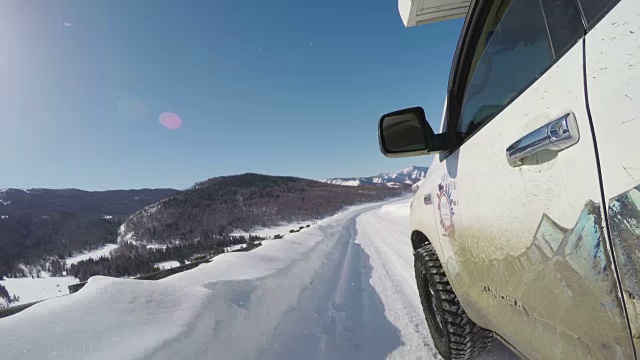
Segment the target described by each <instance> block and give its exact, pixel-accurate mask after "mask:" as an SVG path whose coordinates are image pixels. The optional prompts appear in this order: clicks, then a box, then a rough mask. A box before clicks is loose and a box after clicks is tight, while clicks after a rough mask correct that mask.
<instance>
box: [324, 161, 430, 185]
mask: <svg viewBox="0 0 640 360" xmlns="http://www.w3.org/2000/svg"><path fill="white" fill-rule="evenodd" d="M428 170H429V168H428V167H426V166H415V165H414V166H410V167H408V168H406V169H402V170H399V171H396V172H389V173H380V174H377V175H373V176H365V177H339V178H328V179H322V180H320V181H321V182H324V183H327V184H334V185H344V186H361V185H386V186H388V187H394V188H410V187H412V186H413V185H415V184H416V183H417V182H419V181H420V180H422V179H424V177H425V176H426V175H427V171H428Z"/></svg>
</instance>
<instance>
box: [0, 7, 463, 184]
mask: <svg viewBox="0 0 640 360" xmlns="http://www.w3.org/2000/svg"><path fill="white" fill-rule="evenodd" d="M0 20H1V21H0V78H2V79H3V80H2V82H0V109H2V110H1V111H2V117H1V118H0V126H1V128H0V134H1V135H0V136H1V137H2V141H0V171H1V172H2V176H1V177H0V188H2V187H22V188H26V187H50V188H66V187H77V188H82V189H112V188H142V187H175V188H185V187H187V186H190V185H191V184H193V183H194V182H196V181H200V180H204V179H207V178H210V177H214V176H219V175H229V174H238V173H244V172H258V173H266V174H275V175H294V176H301V177H306V178H313V179H319V178H324V177H338V176H343V177H346V176H368V175H373V174H376V173H379V172H386V171H393V170H398V169H401V168H403V167H407V166H410V165H414V164H415V165H424V166H426V165H428V162H429V161H430V158H428V157H421V158H408V159H401V160H397V159H396V160H391V159H386V158H384V157H383V156H382V155H381V154H380V153H379V151H378V144H377V138H376V122H377V120H378V118H379V117H380V115H381V114H383V113H385V112H389V111H393V110H396V109H400V108H404V107H410V106H416V105H418V106H423V107H424V108H425V110H426V113H427V117H428V119H429V122H430V123H431V124H432V126H433V127H434V128H437V127H438V123H439V121H440V116H441V111H442V105H443V101H444V96H445V89H446V84H447V79H448V75H449V67H450V65H451V59H452V56H453V52H454V50H455V45H456V42H457V39H458V34H459V31H460V28H461V26H462V21H461V20H454V21H446V22H442V23H437V24H433V25H428V26H422V27H418V28H412V29H405V28H404V26H403V25H402V21H401V20H400V16H399V14H398V10H397V3H396V1H394V0H375V1H367V2H354V1H339V0H326V1H312V2H310V1H289V0H286V1H285V0H280V1H270V2H267V1H254V0H249V1H242V2H239V1H221V0H212V1H189V2H184V1H161V0H158V1H137V0H132V1H9V0H4V1H1V2H0ZM162 113H174V114H176V115H178V116H179V117H180V119H181V126H180V127H179V128H177V129H169V128H167V127H165V126H163V124H161V122H160V121H159V116H160V114H162ZM165 125H173V126H174V127H175V125H177V124H175V123H173V124H168V123H166V122H165Z"/></svg>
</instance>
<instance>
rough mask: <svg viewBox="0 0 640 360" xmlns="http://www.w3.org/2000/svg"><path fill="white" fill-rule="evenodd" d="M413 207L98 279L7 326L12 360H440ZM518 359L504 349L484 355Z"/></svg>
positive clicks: (367, 208) (395, 206) (339, 218)
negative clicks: (184, 265) (144, 274)
mask: <svg viewBox="0 0 640 360" xmlns="http://www.w3.org/2000/svg"><path fill="white" fill-rule="evenodd" d="M407 201H408V200H407V199H403V200H400V201H393V202H391V203H379V204H368V205H360V206H355V207H351V208H349V209H347V210H345V211H343V212H342V213H340V214H337V215H335V216H333V217H331V218H328V219H325V220H322V221H319V222H318V224H317V225H315V226H313V227H311V228H309V229H306V230H305V231H303V232H301V233H297V234H290V235H287V236H286V237H285V239H282V240H272V241H265V243H264V245H263V246H262V247H260V248H258V249H256V250H254V251H251V252H248V253H227V254H223V255H221V256H219V257H217V258H216V259H215V260H214V261H212V262H211V263H210V264H206V265H202V266H199V267H198V268H196V269H194V270H191V271H187V272H184V273H180V274H177V275H174V276H171V277H169V278H166V279H163V280H160V281H139V280H126V279H110V278H105V277H94V278H92V279H90V281H89V283H88V284H87V286H85V288H83V289H82V290H81V291H79V292H78V293H76V294H73V295H70V296H66V297H61V298H55V299H52V300H48V301H45V302H43V303H40V304H37V305H35V306H33V307H32V308H29V309H27V310H25V311H23V312H21V313H19V314H17V315H14V316H11V317H8V318H4V319H0V348H1V349H2V354H3V355H2V356H3V357H6V358H7V359H50V358H62V359H114V358H117V359H225V360H226V359H265V360H270V359H285V360H286V359H384V358H399V359H431V358H437V355H436V352H435V350H434V349H433V346H432V343H431V339H430V336H429V333H428V329H427V327H426V323H425V321H424V318H423V315H422V310H421V308H420V303H419V299H418V294H417V290H416V288H415V280H414V278H413V265H412V264H413V257H412V251H411V245H410V242H409V240H408V213H407V211H408V207H407ZM482 358H490V359H511V358H515V357H514V356H513V355H512V354H511V353H510V352H509V351H508V350H507V349H506V348H504V347H503V346H501V345H496V346H494V348H493V349H491V351H490V352H489V353H488V354H486V355H484V356H482Z"/></svg>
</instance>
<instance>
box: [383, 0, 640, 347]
mask: <svg viewBox="0 0 640 360" xmlns="http://www.w3.org/2000/svg"><path fill="white" fill-rule="evenodd" d="M425 1H426V0H425ZM426 2H428V3H429V4H430V5H432V6H436V3H439V2H437V1H436V0H434V1H426ZM447 3H448V4H452V3H454V1H449V2H447ZM470 3H471V4H470V6H471V8H470V13H469V15H467V16H478V15H477V13H474V8H477V7H479V6H481V5H477V4H478V3H477V2H474V1H471V2H470ZM490 3H491V2H490ZM514 3H517V1H515V0H514V1H512V2H511V3H506V2H505V3H504V4H507V5H505V6H511V5H512V4H514ZM609 3H610V4H609ZM493 4H494V5H492V6H495V2H493ZM540 4H541V5H540V7H541V9H543V13H544V17H545V26H546V27H547V30H548V31H550V32H551V33H550V36H549V44H550V45H549V46H551V45H552V44H554V42H555V41H557V40H555V39H557V38H556V37H554V36H553V35H556V34H559V33H553V30H551V29H555V30H556V31H565V30H566V31H567V32H568V31H569V30H567V29H569V26H564V25H565V24H562V21H560V22H559V23H558V18H555V19H553V18H552V17H553V16H565V15H566V14H569V13H570V11H569V10H567V9H569V8H571V7H576V9H577V7H578V6H580V11H579V16H580V17H581V19H582V20H581V21H580V25H578V26H580V27H581V28H582V24H583V23H584V25H585V28H584V29H582V30H581V31H578V32H576V34H578V35H577V36H578V39H577V40H576V41H574V42H573V45H572V46H571V47H570V48H569V50H557V49H555V48H554V49H552V51H559V55H558V53H554V57H555V61H554V63H553V65H552V66H551V67H550V68H548V69H547V70H545V71H544V72H543V73H542V74H541V76H539V77H537V78H535V79H534V80H532V83H531V84H530V86H527V87H525V88H524V90H523V91H522V92H520V93H517V94H515V100H507V104H508V105H507V106H506V107H504V108H502V109H501V110H500V111H499V113H498V114H497V115H495V116H494V117H493V118H491V119H490V120H489V121H488V122H487V123H483V124H481V125H480V127H479V128H477V129H476V130H474V131H473V132H472V133H471V135H469V136H468V138H466V139H465V141H464V142H460V140H457V139H456V138H454V137H452V136H449V137H448V138H447V144H446V147H447V149H446V150H441V149H438V151H440V153H439V154H435V156H434V159H433V161H432V163H431V165H430V167H429V171H428V173H427V176H426V178H425V180H424V182H423V184H422V186H421V187H420V188H419V190H418V191H417V192H416V194H415V196H414V198H413V200H412V202H411V216H410V224H411V231H412V232H413V235H416V234H418V235H421V236H424V238H426V239H425V240H426V241H428V242H429V243H430V244H431V245H432V246H433V247H434V249H435V251H436V253H437V255H438V258H439V259H440V262H441V263H442V264H443V267H444V270H445V272H446V275H447V278H448V280H449V282H450V284H451V286H452V287H453V290H454V291H455V293H456V295H457V298H458V300H459V301H460V303H461V304H462V306H463V308H464V310H465V311H466V313H467V314H468V316H469V317H470V318H471V319H472V320H473V321H474V322H475V323H477V324H478V325H480V326H482V327H484V328H487V329H490V330H492V331H494V332H495V333H496V334H498V335H500V337H501V339H502V340H504V341H505V342H506V343H508V344H509V345H511V346H512V347H514V348H515V349H517V350H518V351H519V352H521V354H522V355H524V356H526V357H528V358H543V359H546V358H557V359H570V358H575V359H586V358H605V359H631V358H637V357H636V351H637V350H639V349H640V300H638V299H640V157H638V156H637V153H638V145H637V141H636V138H637V134H638V133H640V115H638V114H639V111H638V105H637V104H638V101H640V66H639V65H640V23H639V22H638V19H639V18H640V2H638V1H634V0H621V1H617V0H611V1H606V0H602V1H592V0H579V2H573V1H571V0H559V1H541V2H540ZM544 4H547V5H544ZM476 5H477V6H476ZM468 6H469V4H467V7H468ZM545 6H546V8H545ZM553 6H558V7H555V8H554V7H553ZM598 6H601V8H599V9H598ZM425 8H426V7H425V5H424V4H423V2H422V1H407V0H399V9H400V14H401V17H402V19H403V21H404V23H405V25H406V26H408V27H409V26H416V25H420V24H422V23H429V22H434V21H439V20H440V19H439V18H438V17H437V16H436V15H434V14H435V13H433V12H432V13H428V14H427V12H426V11H423V10H421V9H425ZM434 8H435V7H432V9H434ZM594 8H595V9H596V10H597V11H596V10H594ZM492 9H493V8H492ZM492 11H493V10H492ZM497 11H500V10H497ZM507 11H508V10H507ZM547 11H548V12H547ZM554 11H557V12H555V13H554ZM563 11H567V12H566V14H563V13H562V12H563ZM478 13H479V12H478ZM577 13H578V12H575V11H574V12H573V13H571V14H573V15H575V14H577ZM425 14H426V15H425ZM504 14H506V13H503V15H501V16H499V17H498V19H499V21H500V22H501V21H502V19H504V17H506V15H504ZM559 14H560V15H559ZM420 16H425V17H423V18H421V17H420ZM490 16H492V15H488V17H490ZM567 16H568V15H567ZM554 20H555V21H556V24H555V25H554V23H552V21H554ZM467 22H468V21H467ZM558 24H559V25H558ZM554 26H555V27H554ZM465 29H466V27H465ZM465 29H463V38H464V36H465V35H464V34H465ZM574 30H575V29H574ZM471 31H473V30H471ZM475 31H477V30H475ZM496 32H497V31H496ZM584 32H586V33H587V34H586V36H584V35H583V34H584ZM524 33H526V31H525V32H524ZM483 34H484V33H483ZM494 34H495V32H494V31H493V30H492V31H491V32H490V33H489V35H488V36H487V38H486V39H483V38H482V37H480V39H481V40H476V41H477V42H476V43H472V44H473V46H482V45H480V44H483V45H484V46H486V44H487V43H488V42H489V41H490V39H491V38H492V37H494ZM513 34H514V35H513V36H514V37H518V36H521V37H524V36H525V35H523V32H518V31H514V32H513ZM483 36H484V35H483ZM471 38H473V37H471ZM574 39H575V38H574ZM469 41H471V40H469ZM483 42H484V43H483ZM523 43H524V44H525V45H524V46H535V43H533V42H531V41H530V40H524V42H523ZM461 44H462V45H459V46H463V47H464V46H465V42H464V39H463V41H462V42H461ZM554 45H555V44H554ZM466 46H471V45H466ZM511 50H512V49H511ZM511 50H509V49H507V51H511ZM475 51H476V50H475V49H473V50H471V52H472V53H473V52H475ZM482 51H484V50H482ZM556 55H557V56H556ZM456 56H458V57H460V56H462V51H461V49H458V52H457V53H456ZM482 56H484V54H483V55H482ZM488 56H489V57H494V56H496V55H494V54H489V55H488ZM493 61H494V68H496V69H497V68H500V67H499V66H496V64H498V63H496V60H493ZM531 61H534V60H531ZM456 63H457V62H456V61H454V69H453V70H452V71H453V72H454V74H453V79H454V82H453V83H452V84H454V83H455V77H456V74H455V71H456V68H455V65H456ZM520 63H521V64H523V66H526V63H527V59H522V60H521V61H520ZM458 71H460V70H458ZM476 71H477V70H476ZM489 71H494V69H491V68H490V70H489ZM470 76H473V75H470ZM452 84H450V87H451V86H455V85H452ZM465 84H467V85H466V86H467V88H465V89H464V91H465V93H466V91H468V90H469V89H468V86H469V82H467V81H465ZM485 86H487V85H486V83H485ZM450 91H451V88H450ZM481 91H482V90H481ZM449 95H451V93H450V94H449ZM457 96H462V95H457ZM510 96H511V95H510ZM464 100H465V99H464V98H462V99H459V100H458V101H459V102H463V101H464ZM449 101H451V100H449ZM454 104H455V103H454ZM488 105H492V104H491V103H489V104H488ZM452 106H454V105H452ZM451 109H452V107H450V106H447V104H445V110H444V111H443V119H442V122H441V128H440V132H441V133H445V132H447V131H449V132H451V131H456V127H455V125H454V126H453V127H451V126H449V127H447V126H446V123H445V119H448V121H451V120H450V118H451V116H449V115H450V114H449V113H448V112H449V111H450V110H451ZM567 113H571V114H573V116H574V117H575V119H576V122H577V128H578V129H579V140H578V142H577V143H576V144H575V145H572V146H571V147H569V148H566V149H562V151H556V150H551V151H546V150H545V151H541V152H537V153H535V154H533V155H530V156H527V157H525V158H524V159H523V163H522V165H521V166H512V165H510V164H509V163H508V162H507V156H506V154H505V150H506V149H507V148H508V147H509V146H510V145H512V144H514V143H515V142H516V141H518V140H519V139H522V138H523V137H524V136H525V135H527V134H530V133H531V132H532V131H533V130H535V129H537V128H539V127H541V126H544V125H546V124H548V123H550V122H551V121H553V120H555V119H557V118H559V117H562V116H563V115H565V114H567ZM395 114H396V115H393V116H398V115H397V113H395ZM452 116H453V118H454V120H453V121H457V120H455V116H456V115H452ZM383 119H384V117H383ZM380 129H381V132H382V131H383V130H382V129H383V126H382V120H381V127H380ZM458 130H459V129H458ZM394 131H396V130H394ZM382 136H383V137H384V135H382ZM424 136H425V139H432V140H433V139H434V138H433V136H432V137H430V135H428V132H427V134H426V135H424ZM465 136H467V135H465ZM439 139H441V138H439ZM451 139H455V140H451ZM384 144H385V141H384V140H381V148H382V150H383V152H384V153H385V155H387V156H390V157H398V156H401V153H402V152H403V151H397V152H395V153H390V150H389V148H386V147H385V146H386V145H384ZM439 146H442V145H439ZM413 149H414V150H413V152H412V151H411V150H405V151H404V152H405V153H406V154H411V155H416V154H419V153H420V154H423V153H424V151H423V150H420V151H416V148H413ZM428 149H429V147H428V146H427V150H428ZM414 238H419V236H418V237H414V236H412V241H414ZM422 245H423V243H420V242H417V243H415V244H414V250H417V248H418V247H420V246H422ZM424 306H425V305H424V303H423V307H424ZM426 311H427V310H426V309H425V312H426ZM425 316H427V317H429V316H428V315H425ZM432 334H433V331H432Z"/></svg>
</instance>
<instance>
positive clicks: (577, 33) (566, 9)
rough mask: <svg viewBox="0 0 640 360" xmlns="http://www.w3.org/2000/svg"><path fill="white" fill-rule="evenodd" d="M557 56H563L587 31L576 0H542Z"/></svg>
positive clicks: (554, 53) (554, 52) (554, 51)
mask: <svg viewBox="0 0 640 360" xmlns="http://www.w3.org/2000/svg"><path fill="white" fill-rule="evenodd" d="M540 2H541V3H542V9H543V10H544V15H545V19H546V20H547V29H548V31H549V36H550V37H551V44H552V45H553V55H554V57H555V58H559V57H561V56H562V55H563V54H564V53H565V52H567V51H569V49H571V47H572V46H573V45H574V44H575V43H576V42H578V39H580V38H581V37H582V35H583V34H584V32H585V29H584V24H583V22H582V16H581V15H580V8H579V7H578V3H577V2H576V1H575V0H540Z"/></svg>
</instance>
